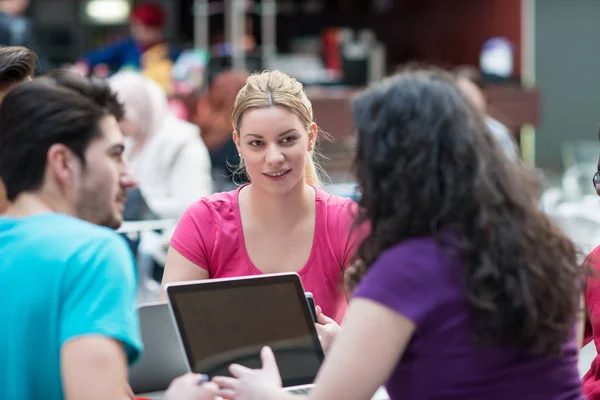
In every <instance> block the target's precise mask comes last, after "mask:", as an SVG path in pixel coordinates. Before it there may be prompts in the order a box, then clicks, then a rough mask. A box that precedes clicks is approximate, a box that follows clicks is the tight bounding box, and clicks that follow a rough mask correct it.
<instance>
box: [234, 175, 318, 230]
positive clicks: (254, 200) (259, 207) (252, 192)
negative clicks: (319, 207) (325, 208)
mask: <svg viewBox="0 0 600 400" xmlns="http://www.w3.org/2000/svg"><path fill="white" fill-rule="evenodd" d="M242 191H244V192H245V193H244V195H245V200H246V207H245V208H246V210H248V211H250V213H251V215H252V216H253V219H257V220H260V221H261V222H262V223H263V224H266V225H271V226H277V225H285V226H290V225H292V224H295V223H296V222H297V221H299V220H302V219H304V218H305V216H306V215H307V214H310V213H311V212H312V210H313V209H314V202H315V197H316V191H315V189H314V188H313V187H312V186H309V185H306V184H305V183H299V184H298V185H296V187H294V188H293V189H292V190H290V191H289V192H288V193H286V194H285V195H281V196H277V195H273V194H271V193H268V192H265V191H263V190H261V189H260V187H258V186H256V185H248V186H246V187H245V188H244V189H242Z"/></svg>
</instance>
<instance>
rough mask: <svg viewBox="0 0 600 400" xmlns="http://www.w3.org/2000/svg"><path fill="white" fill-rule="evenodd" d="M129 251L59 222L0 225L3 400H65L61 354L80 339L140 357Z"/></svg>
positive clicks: (90, 228)
mask: <svg viewBox="0 0 600 400" xmlns="http://www.w3.org/2000/svg"><path fill="white" fill-rule="evenodd" d="M134 268H135V267H134V263H133V258H132V255H131V252H130V251H129V248H128V247H127V245H126V244H125V242H124V241H123V240H122V238H121V237H120V236H119V235H118V234H116V233H115V232H114V231H111V230H110V229H107V228H101V227H98V226H95V225H92V224H89V223H87V222H84V221H81V220H78V219H76V218H73V217H69V216H66V215H62V214H52V213H51V214H40V215H36V216H33V217H28V218H5V217H0V282H1V284H2V291H1V294H2V301H1V302H0V399H19V400H29V399H32V400H33V399H36V400H37V399H40V400H41V399H44V400H55V399H62V398H63V391H62V383H61V375H60V349H61V346H62V345H63V344H64V343H65V342H67V341H69V340H70V339H73V338H76V337H78V336H82V335H104V336H108V337H111V338H114V339H116V340H118V341H120V342H121V343H123V345H124V348H125V350H126V352H127V357H128V359H129V362H130V363H131V362H133V361H134V360H135V359H136V358H137V357H138V356H139V354H140V352H141V350H142V341H141V336H140V328H139V320H138V316H137V312H136V310H135V305H136V304H135V302H136V274H135V270H134Z"/></svg>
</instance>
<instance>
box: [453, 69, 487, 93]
mask: <svg viewBox="0 0 600 400" xmlns="http://www.w3.org/2000/svg"><path fill="white" fill-rule="evenodd" d="M454 76H456V79H466V80H469V81H471V82H473V84H474V85H475V86H477V87H478V88H479V90H481V91H482V92H483V91H485V89H486V87H487V84H486V81H485V79H484V77H483V74H482V73H481V72H480V71H479V70H478V69H477V68H474V67H470V66H464V65H463V66H461V67H458V68H456V69H455V70H454Z"/></svg>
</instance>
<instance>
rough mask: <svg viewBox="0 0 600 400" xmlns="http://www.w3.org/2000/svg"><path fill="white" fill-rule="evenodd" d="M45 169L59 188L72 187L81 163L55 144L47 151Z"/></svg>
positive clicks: (71, 153)
mask: <svg viewBox="0 0 600 400" xmlns="http://www.w3.org/2000/svg"><path fill="white" fill-rule="evenodd" d="M46 167H47V170H48V172H49V173H50V174H51V176H52V177H53V178H54V179H55V180H56V181H57V182H58V183H59V184H60V186H68V187H70V186H73V184H74V181H75V179H77V177H78V176H79V172H80V171H81V161H80V160H79V158H77V156H76V155H75V154H74V153H73V151H71V149H69V148H68V147H67V146H65V145H64V144H62V143H55V144H53V145H52V146H50V148H49V149H48V153H47V155H46Z"/></svg>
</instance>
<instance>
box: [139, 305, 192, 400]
mask: <svg viewBox="0 0 600 400" xmlns="http://www.w3.org/2000/svg"><path fill="white" fill-rule="evenodd" d="M138 313H139V316H140V328H141V330H142V341H143V343H144V351H143V352H142V356H141V358H140V359H139V360H138V361H137V362H136V363H135V364H134V365H132V366H131V367H130V368H129V384H130V385H131V388H132V390H133V392H134V393H136V394H139V393H147V392H157V391H163V390H166V389H167V388H168V387H169V384H170V383H171V381H172V380H173V379H175V378H177V377H178V376H181V375H184V374H185V373H187V372H188V369H187V365H186V361H185V357H184V355H183V353H182V351H181V346H180V345H179V339H178V338H177V331H176V330H175V327H174V326H173V319H172V318H171V314H170V312H169V306H168V305H167V303H147V304H141V305H140V306H138Z"/></svg>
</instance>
